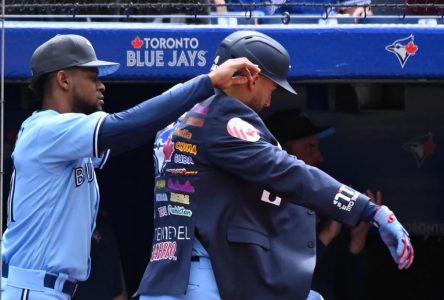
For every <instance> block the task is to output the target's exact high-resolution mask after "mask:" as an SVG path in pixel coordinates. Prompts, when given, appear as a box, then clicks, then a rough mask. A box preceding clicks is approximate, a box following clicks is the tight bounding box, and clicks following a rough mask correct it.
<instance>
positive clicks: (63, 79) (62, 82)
mask: <svg viewBox="0 0 444 300" xmlns="http://www.w3.org/2000/svg"><path fill="white" fill-rule="evenodd" d="M55 78H56V84H57V85H58V86H59V87H60V88H61V89H63V90H64V91H67V90H68V89H69V85H70V81H71V80H70V75H69V73H68V72H66V71H65V70H60V71H58V72H57V73H56V76H55Z"/></svg>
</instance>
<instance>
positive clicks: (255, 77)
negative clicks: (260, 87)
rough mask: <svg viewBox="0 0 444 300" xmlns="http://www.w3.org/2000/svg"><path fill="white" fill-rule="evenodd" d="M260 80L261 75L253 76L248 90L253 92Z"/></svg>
mask: <svg viewBox="0 0 444 300" xmlns="http://www.w3.org/2000/svg"><path fill="white" fill-rule="evenodd" d="M258 80H259V75H258V74H256V75H254V76H252V77H251V79H250V80H248V89H249V90H250V91H252V90H253V89H254V88H255V87H256V84H257V83H258Z"/></svg>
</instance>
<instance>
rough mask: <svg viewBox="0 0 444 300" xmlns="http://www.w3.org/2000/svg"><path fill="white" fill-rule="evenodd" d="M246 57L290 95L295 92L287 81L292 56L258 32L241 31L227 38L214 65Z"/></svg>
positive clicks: (277, 43) (220, 46) (221, 45)
mask: <svg viewBox="0 0 444 300" xmlns="http://www.w3.org/2000/svg"><path fill="white" fill-rule="evenodd" d="M238 57H246V58H248V59H249V60H250V61H251V62H252V63H254V64H257V65H258V66H259V67H260V68H261V74H262V75H264V76H265V77H267V78H269V79H270V80H272V81H274V82H275V83H276V84H278V85H279V86H281V87H282V88H284V89H286V90H287V91H289V92H290V93H293V94H296V92H295V90H294V89H293V88H292V87H291V85H290V84H289V83H288V81H287V76H288V71H289V70H290V67H291V65H290V55H289V54H288V52H287V50H286V49H285V48H284V47H283V46H282V45H281V44H280V43H279V42H277V41H276V40H274V39H272V38H271V37H269V36H268V35H265V34H263V33H260V32H257V31H250V30H240V31H236V32H234V33H232V34H230V35H229V36H227V37H226V38H225V39H224V40H223V41H222V42H221V43H220V45H219V48H218V50H217V53H216V58H215V60H214V64H215V65H216V66H218V65H220V64H222V63H223V62H225V61H226V60H228V59H230V58H238Z"/></svg>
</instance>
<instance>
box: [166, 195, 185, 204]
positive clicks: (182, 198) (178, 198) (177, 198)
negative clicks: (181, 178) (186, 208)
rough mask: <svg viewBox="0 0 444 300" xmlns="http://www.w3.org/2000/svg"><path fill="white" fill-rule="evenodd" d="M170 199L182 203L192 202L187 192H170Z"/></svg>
mask: <svg viewBox="0 0 444 300" xmlns="http://www.w3.org/2000/svg"><path fill="white" fill-rule="evenodd" d="M170 201H172V202H177V203H181V204H190V196H189V195H185V194H178V193H170Z"/></svg>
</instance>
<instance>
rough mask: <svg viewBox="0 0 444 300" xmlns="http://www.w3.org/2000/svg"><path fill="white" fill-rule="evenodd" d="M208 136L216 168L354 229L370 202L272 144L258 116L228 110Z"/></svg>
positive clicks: (218, 117) (215, 121)
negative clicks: (347, 224)
mask: <svg viewBox="0 0 444 300" xmlns="http://www.w3.org/2000/svg"><path fill="white" fill-rule="evenodd" d="M206 132H207V133H208V134H206V149H207V150H206V151H207V155H208V157H209V159H210V161H211V163H212V164H214V165H216V166H217V167H219V168H221V169H223V170H224V171H226V172H228V173H231V174H233V175H234V176H236V177H240V178H241V179H243V180H246V181H248V182H252V183H255V184H257V185H258V186H260V187H263V189H264V190H267V191H268V192H270V193H273V194H274V195H277V196H279V197H281V198H282V199H285V200H286V201H291V202H294V203H296V204H299V205H303V206H306V207H308V208H311V209H314V210H316V211H318V212H320V213H322V214H323V215H326V216H329V217H332V218H334V219H337V220H340V221H343V222H346V223H349V224H350V225H351V226H354V225H355V224H356V223H357V221H358V218H359V217H360V215H361V213H362V210H363V209H364V207H365V205H366V203H367V201H368V197H366V196H364V195H362V194H360V193H359V192H357V191H354V190H352V189H350V188H348V187H346V186H345V185H343V184H341V183H340V182H338V181H337V180H335V179H334V178H332V177H331V176H329V175H328V174H326V173H325V172H323V171H321V170H320V169H318V168H315V167H311V166H309V165H306V164H305V163H304V162H303V161H301V160H298V159H297V158H296V157H295V156H293V155H289V154H288V153H287V152H285V151H283V150H282V149H280V148H279V147H277V146H275V145H273V144H272V143H270V139H271V136H270V134H269V133H268V130H267V129H266V127H265V125H264V124H263V122H262V121H261V120H260V118H259V117H258V116H257V114H255V113H252V112H247V113H244V114H240V113H239V110H235V113H234V114H233V113H231V112H230V111H222V112H221V113H218V114H216V115H214V116H213V118H212V121H211V122H209V124H208V127H207V128H206ZM352 212H353V213H352Z"/></svg>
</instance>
